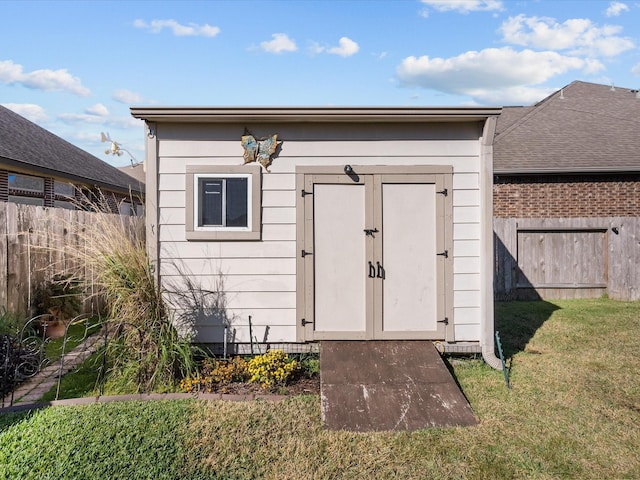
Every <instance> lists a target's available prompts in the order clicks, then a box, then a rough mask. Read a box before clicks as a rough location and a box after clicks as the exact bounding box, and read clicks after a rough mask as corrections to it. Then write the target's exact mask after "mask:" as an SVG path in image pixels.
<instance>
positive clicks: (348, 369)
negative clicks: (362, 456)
mask: <svg viewBox="0 0 640 480" xmlns="http://www.w3.org/2000/svg"><path fill="white" fill-rule="evenodd" d="M320 395H321V400H322V418H323V420H324V422H325V425H326V426H327V428H329V429H332V430H348V431H356V432H369V431H390V430H418V429H422V428H432V427H454V426H469V425H475V424H476V423H477V420H476V418H475V415H474V414H473V411H472V410H471V406H470V405H469V402H468V401H467V399H466V398H465V396H464V394H463V393H462V391H461V390H460V387H459V386H458V384H457V383H456V381H455V379H454V378H453V377H452V375H451V373H449V370H448V369H447V366H446V365H445V363H444V361H443V359H442V358H441V357H440V354H439V353H438V351H437V350H436V348H435V346H434V345H433V343H432V342H429V341H420V340H397V341H396V340H383V341H322V342H321V345H320Z"/></svg>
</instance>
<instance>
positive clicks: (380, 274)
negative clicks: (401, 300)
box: [376, 262, 384, 279]
mask: <svg viewBox="0 0 640 480" xmlns="http://www.w3.org/2000/svg"><path fill="white" fill-rule="evenodd" d="M376 265H377V266H378V273H377V275H376V277H378V278H382V279H384V267H383V266H382V265H380V262H376Z"/></svg>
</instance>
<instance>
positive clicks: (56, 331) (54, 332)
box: [42, 320, 67, 338]
mask: <svg viewBox="0 0 640 480" xmlns="http://www.w3.org/2000/svg"><path fill="white" fill-rule="evenodd" d="M42 328H43V329H44V336H45V337H46V338H62V337H64V332H65V330H66V328H67V325H66V323H65V322H63V321H62V320H46V321H44V322H42Z"/></svg>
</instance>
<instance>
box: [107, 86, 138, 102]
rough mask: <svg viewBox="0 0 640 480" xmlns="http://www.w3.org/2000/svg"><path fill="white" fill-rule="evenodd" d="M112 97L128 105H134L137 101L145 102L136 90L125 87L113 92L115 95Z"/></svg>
mask: <svg viewBox="0 0 640 480" xmlns="http://www.w3.org/2000/svg"><path fill="white" fill-rule="evenodd" d="M111 98H112V99H113V100H115V101H116V102H119V103H124V104H126V105H132V104H135V103H143V102H144V99H143V98H142V95H140V94H139V93H136V92H132V91H130V90H125V89H124V88H121V89H119V90H116V91H115V92H113V95H112V96H111Z"/></svg>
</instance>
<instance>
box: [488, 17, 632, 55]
mask: <svg viewBox="0 0 640 480" xmlns="http://www.w3.org/2000/svg"><path fill="white" fill-rule="evenodd" d="M621 31H622V27H619V26H614V25H605V26H604V27H597V26H596V25H594V24H593V23H592V22H591V20H588V19H584V18H574V19H569V20H567V21H565V22H564V23H558V22H557V21H556V20H555V19H553V18H546V17H526V16H525V15H518V16H516V17H509V19H508V20H505V21H504V22H503V24H502V25H501V27H500V32H501V33H502V35H503V41H505V42H507V43H510V44H513V45H521V46H526V47H533V48H541V49H547V50H567V51H568V52H569V53H571V54H576V55H587V54H589V55H597V56H605V57H612V56H615V55H618V54H620V53H622V52H624V51H626V50H630V49H632V48H634V44H633V42H632V41H631V40H630V39H628V38H624V37H621V36H618V35H617V34H618V33H620V32H621Z"/></svg>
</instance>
